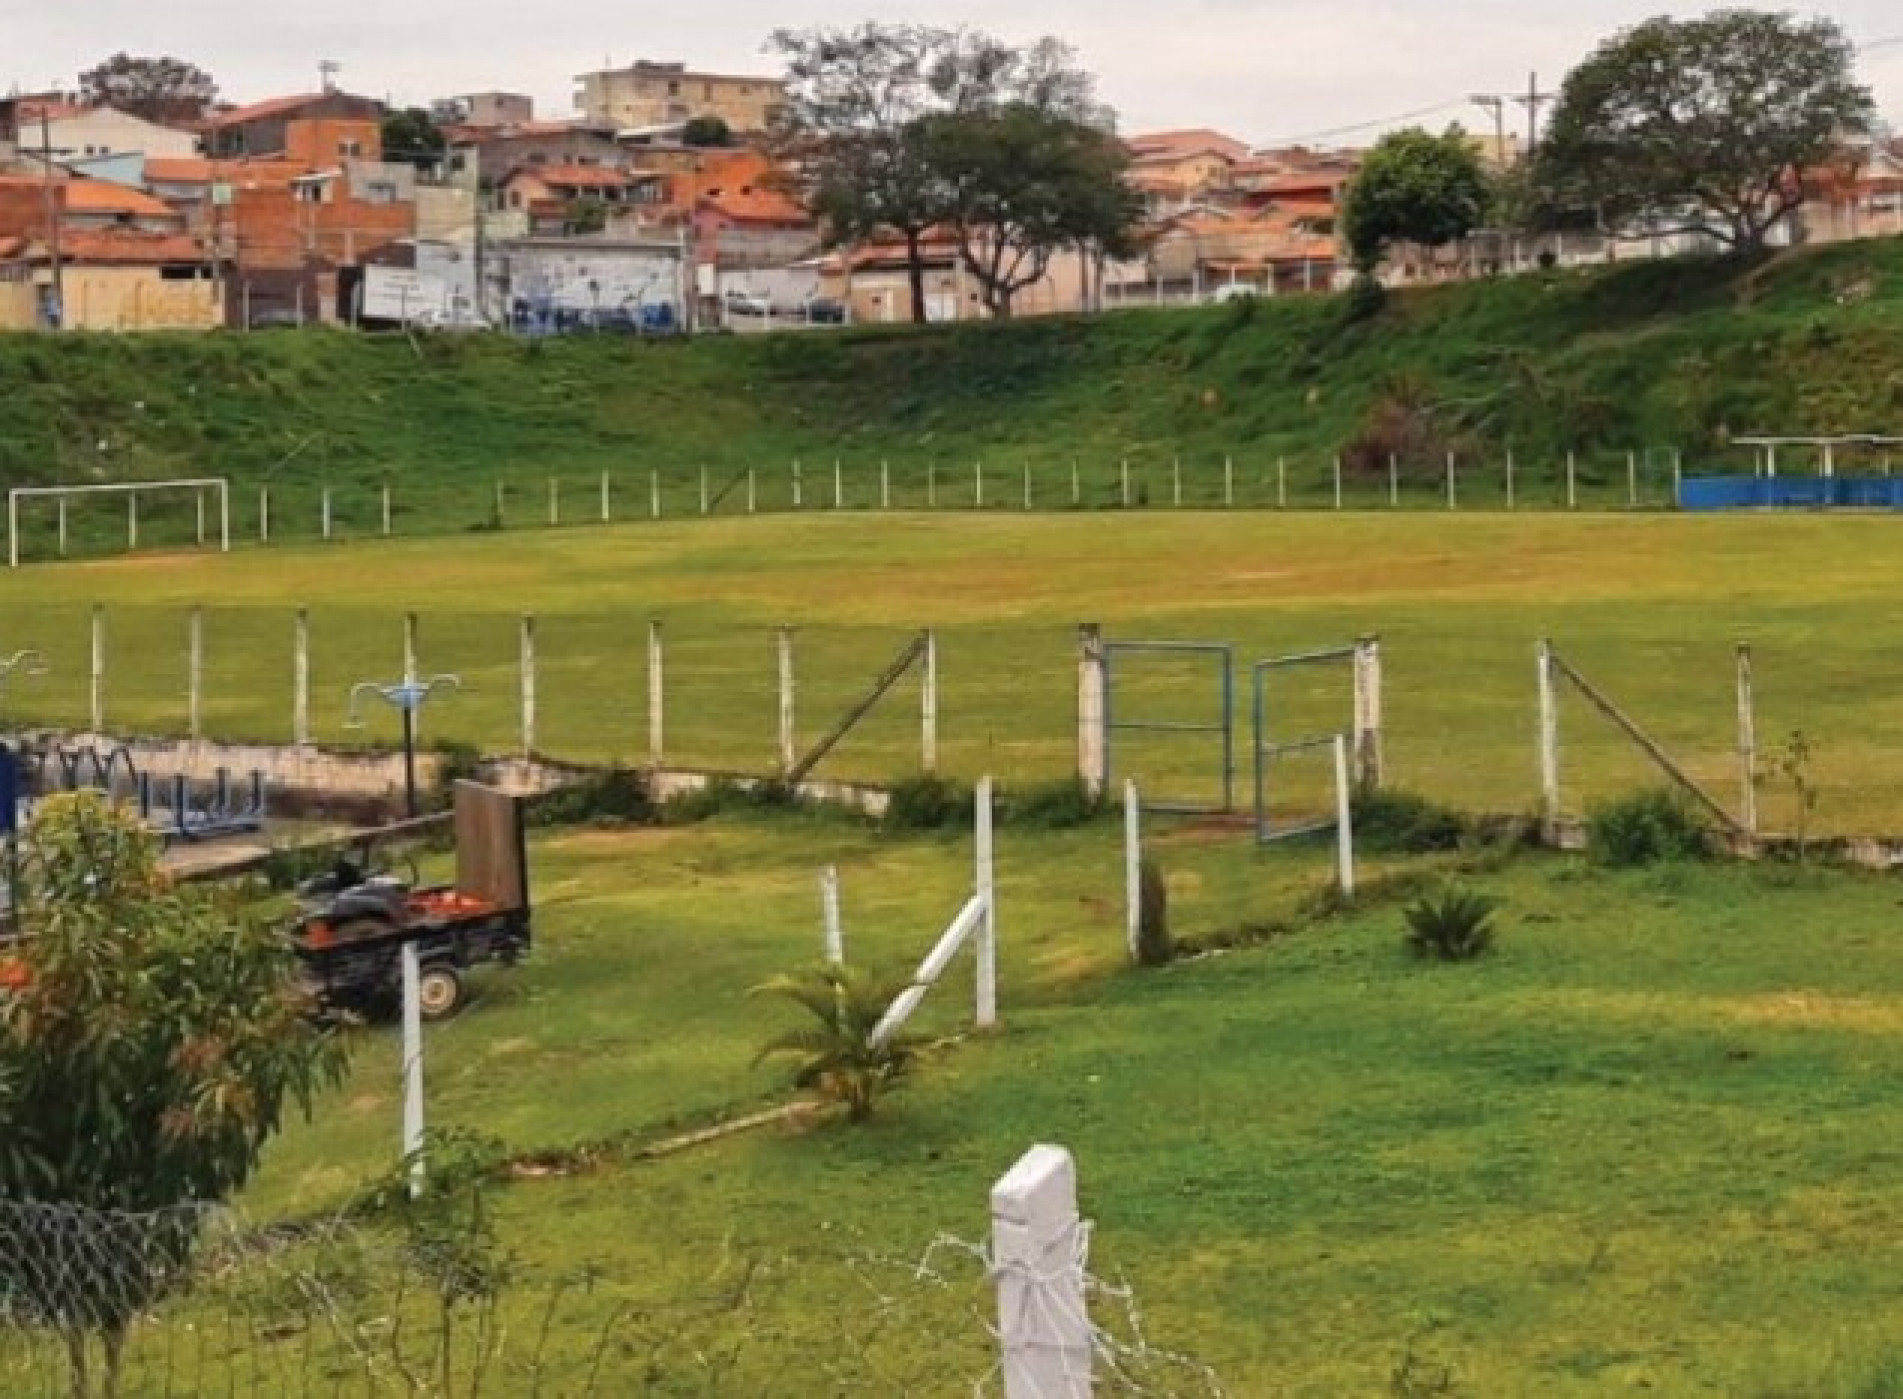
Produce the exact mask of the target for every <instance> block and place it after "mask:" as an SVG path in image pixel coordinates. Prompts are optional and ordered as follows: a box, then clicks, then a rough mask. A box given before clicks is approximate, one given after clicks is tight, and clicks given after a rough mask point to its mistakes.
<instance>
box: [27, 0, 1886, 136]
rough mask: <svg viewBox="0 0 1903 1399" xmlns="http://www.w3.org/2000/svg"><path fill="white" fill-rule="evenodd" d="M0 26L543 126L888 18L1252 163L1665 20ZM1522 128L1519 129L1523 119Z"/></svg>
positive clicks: (819, 2)
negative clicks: (1218, 136)
mask: <svg viewBox="0 0 1903 1399" xmlns="http://www.w3.org/2000/svg"><path fill="white" fill-rule="evenodd" d="M1767 7H1775V4H1774V3H1767ZM8 8H9V9H11V10H13V11H14V12H13V13H12V14H9V15H7V17H6V19H5V23H4V27H3V33H0V90H4V89H7V88H16V89H23V90H24V89H40V88H45V87H49V86H70V85H71V83H72V81H73V77H74V75H75V74H76V73H77V72H78V71H79V70H80V69H81V68H84V67H87V66H89V65H90V64H91V63H92V62H94V61H96V60H98V59H99V58H103V57H105V56H106V55H107V54H110V53H114V52H117V51H119V50H121V49H124V50H127V51H130V52H132V53H135V54H175V55H177V56H179V57H183V58H187V59H190V60H191V61H193V62H196V63H197V64H199V65H200V66H201V67H204V68H207V69H209V70H210V71H211V73H212V75H213V76H214V77H215V78H216V79H217V80H218V81H219V83H220V85H221V87H222V90H223V94H224V96H225V97H226V98H227V99H230V100H235V101H252V100H256V99H258V98H262V97H270V96H278V95H283V94H287V93H294V92H306V91H310V90H312V89H314V88H315V87H316V86H317V83H318V66H317V65H318V61H319V60H320V59H334V60H336V61H337V62H339V63H340V64H342V72H341V74H340V77H339V83H340V85H341V86H342V87H344V88H345V89H347V90H349V91H351V92H357V93H362V94H365V95H367V96H372V97H382V98H390V99H395V100H399V101H405V102H411V101H417V102H421V101H427V100H428V99H429V98H431V97H437V96H448V95H451V94H454V93H459V92H470V91H483V90H493V89H500V90H504V91H512V92H526V93H529V94H531V95H532V96H534V97H535V98H536V101H537V106H538V110H541V111H543V112H545V113H546V114H549V115H565V114H566V113H567V112H568V111H569V110H570V109H571V107H572V105H573V83H572V79H573V77H574V75H575V74H577V73H580V72H584V71H587V70H589V69H594V68H599V67H602V66H603V65H605V64H612V65H622V64H626V63H628V62H630V61H632V60H633V59H635V58H651V59H669V60H684V61H685V62H687V63H688V64H689V66H690V67H698V68H706V69H711V70H713V71H722V72H724V71H736V72H772V71H773V70H774V67H775V65H774V63H773V61H772V60H771V59H770V58H768V57H766V56H765V55H764V54H763V52H762V48H763V45H764V42H765V38H766V36H767V35H768V34H769V33H770V32H771V31H772V30H773V29H774V28H776V27H780V26H792V27H805V26H808V25H821V24H826V25H831V24H852V23H857V22H858V21H860V20H862V19H865V18H867V17H868V16H871V15H876V16H877V17H878V18H880V19H883V20H899V19H906V20H915V21H920V22H928V23H934V24H963V25H971V26H975V27H977V28H981V29H985V30H988V31H990V32H992V33H995V34H997V35H999V36H1000V37H1003V38H1006V39H1012V40H1018V41H1028V40H1030V39H1033V38H1036V37H1038V36H1040V35H1043V34H1054V35H1056V36H1058V37H1060V38H1062V39H1065V40H1067V41H1068V42H1070V43H1071V44H1072V45H1074V46H1075V47H1076V49H1077V50H1078V52H1079V56H1080V58H1081V59H1082V61H1083V63H1084V65H1085V66H1086V67H1088V68H1089V69H1091V70H1092V71H1093V72H1095V73H1096V74H1097V75H1098V79H1099V85H1100V91H1101V94H1102V96H1103V97H1104V98H1105V99H1106V100H1107V101H1108V102H1109V103H1110V104H1111V105H1112V106H1113V107H1115V108H1116V109H1117V111H1118V112H1119V114H1120V117H1121V127H1122V129H1123V130H1124V131H1126V132H1138V131H1145V130H1155V129H1159V128H1167V127H1184V126H1212V127H1216V128H1218V129H1220V130H1224V131H1227V132H1229V133H1231V134H1233V135H1235V136H1237V137H1239V138H1240V139H1242V140H1245V141H1248V142H1250V143H1251V144H1253V145H1256V146H1271V145H1281V144H1289V143H1292V142H1295V141H1297V140H1302V141H1307V142H1309V143H1314V144H1359V143H1363V142H1365V141H1367V140H1369V139H1371V138H1372V137H1373V136H1375V135H1378V134H1379V132H1380V131H1381V130H1383V129H1385V128H1389V127H1392V126H1395V125H1400V124H1405V121H1403V120H1401V119H1406V120H1417V121H1419V122H1421V123H1422V124H1426V125H1430V126H1436V127H1438V126H1441V125H1444V124H1445V123H1447V122H1449V121H1454V120H1459V121H1462V122H1463V123H1465V124H1466V125H1468V126H1469V127H1470V128H1475V127H1482V126H1490V125H1491V123H1492V121H1493V118H1492V117H1491V116H1489V115H1486V114H1484V113H1482V112H1481V111H1480V110H1479V109H1478V108H1476V107H1475V106H1473V105H1472V103H1471V102H1469V101H1468V100H1467V99H1468V97H1469V95H1470V94H1474V93H1488V92H1524V91H1526V89H1527V84H1528V79H1529V75H1530V74H1533V73H1537V74H1538V75H1539V81H1540V85H1541V87H1542V88H1543V89H1551V88H1554V87H1557V85H1558V83H1559V81H1560V80H1561V79H1562V78H1563V77H1564V76H1565V73H1566V70H1567V69H1568V68H1570V67H1571V66H1572V65H1573V64H1574V63H1575V62H1577V61H1578V60H1579V59H1580V58H1582V57H1583V56H1584V55H1585V54H1586V53H1587V52H1589V51H1590V50H1591V48H1592V47H1593V46H1594V45H1595V44H1596V43H1597V42H1598V41H1599V40H1600V39H1601V38H1603V37H1605V36H1606V35H1607V34H1609V33H1611V32H1612V31H1613V30H1615V29H1616V28H1618V27H1619V26H1621V25H1624V24H1629V23H1632V22H1634V21H1637V20H1640V19H1644V18H1647V17H1649V16H1650V15H1653V14H1656V13H1659V12H1660V6H1659V4H1658V3H1656V0H1596V3H1594V4H1591V5H1562V6H1561V7H1560V8H1558V9H1557V10H1548V9H1546V8H1545V7H1544V6H1543V5H1539V4H1528V3H1526V0H1329V3H1326V4H1316V3H1313V0H1301V2H1300V3H1298V0H1036V3H1025V0H1015V3H1005V0H964V3H959V4H956V5H953V4H948V3H947V0H880V3H879V4H878V5H877V6H876V7H875V6H873V5H872V4H870V3H869V0H776V3H765V2H764V0H714V3H712V4H707V5H705V6H704V7H703V6H696V5H671V6H665V7H663V6H656V5H634V4H630V3H629V0H540V3H536V2H535V0H529V2H528V3H525V0H408V3H405V4H403V5H400V6H398V5H391V4H389V3H388V2H387V0H325V3H323V4H321V5H309V6H305V5H296V6H293V5H282V6H278V5H267V4H260V3H259V0H166V3H157V2H156V0H84V3H81V4H69V5H34V6H31V7H28V6H24V5H22V6H18V7H15V6H12V5H9V6H8ZM1710 8H1713V7H1711V6H1684V5H1680V6H1671V7H1670V12H1671V13H1674V14H1678V15H1681V16H1684V15H1691V14H1696V13H1700V12H1702V11H1704V10H1707V9H1710ZM1820 12H1821V13H1824V14H1827V15H1828V16H1830V17H1831V18H1833V19H1835V20H1836V21H1837V22H1838V23H1839V24H1841V25H1842V26H1843V27H1844V29H1845V31H1846V32H1847V33H1848V34H1849V35H1850V36H1851V38H1852V39H1853V40H1854V41H1856V42H1857V43H1859V44H1865V45H1871V46H1872V47H1871V49H1870V51H1869V52H1868V53H1867V54H1866V55H1865V56H1864V58H1863V62H1862V70H1861V71H1862V76H1863V79H1864V81H1865V82H1867V83H1869V84H1870V85H1871V87H1872V88H1873V89H1874V91H1875V93H1876V97H1877V103H1878V107H1879V110H1880V111H1881V112H1882V114H1883V115H1884V117H1885V118H1886V119H1887V120H1888V121H1889V122H1890V124H1891V125H1892V126H1894V127H1897V128H1903V6H1898V5H1897V4H1896V0H1831V3H1828V4H1825V5H1823V6H1821V7H1820ZM1884 41H1890V42H1887V43H1886V42H1884ZM1509 111H1510V112H1514V113H1516V114H1517V113H1519V109H1517V108H1510V109H1509ZM1514 120H1515V121H1516V123H1519V124H1520V125H1523V123H1524V116H1523V115H1516V116H1515V117H1514ZM1516 129H1518V127H1517V126H1516Z"/></svg>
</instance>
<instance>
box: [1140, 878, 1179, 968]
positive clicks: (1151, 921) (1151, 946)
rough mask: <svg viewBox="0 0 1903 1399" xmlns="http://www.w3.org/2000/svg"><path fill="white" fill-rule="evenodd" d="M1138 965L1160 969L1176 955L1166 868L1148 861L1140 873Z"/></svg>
mask: <svg viewBox="0 0 1903 1399" xmlns="http://www.w3.org/2000/svg"><path fill="white" fill-rule="evenodd" d="M1136 954H1137V965H1138V966H1140V967H1161V966H1166V965H1168V964H1169V963H1170V962H1171V961H1172V960H1174V958H1175V956H1176V941H1175V939H1173V938H1172V937H1171V936H1170V886H1169V881H1168V880H1167V879H1165V878H1164V877H1163V867H1162V866H1161V865H1159V864H1157V862H1156V861H1155V860H1152V859H1148V858H1146V859H1145V860H1144V861H1143V864H1142V865H1141V866H1140V867H1139V868H1138V870H1137V947H1136Z"/></svg>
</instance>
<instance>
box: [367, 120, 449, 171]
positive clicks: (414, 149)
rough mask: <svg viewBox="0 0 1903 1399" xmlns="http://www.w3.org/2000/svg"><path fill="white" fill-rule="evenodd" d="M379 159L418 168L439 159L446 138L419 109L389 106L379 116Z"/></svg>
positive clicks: (441, 156) (446, 144)
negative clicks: (381, 140)
mask: <svg viewBox="0 0 1903 1399" xmlns="http://www.w3.org/2000/svg"><path fill="white" fill-rule="evenodd" d="M382 136H383V158H384V159H385V160H391V161H396V162H398V163H399V164H404V165H414V166H416V167H417V168H418V169H423V168H425V167H428V166H432V165H435V164H436V163H437V162H438V161H440V160H441V159H442V158H443V151H444V149H445V148H446V147H447V146H448V144H449V143H448V139H447V138H446V137H445V136H444V135H443V129H442V128H441V127H439V126H438V125H437V124H436V118H435V117H433V116H431V115H430V114H429V113H428V112H427V111H425V110H424V109H423V108H421V107H393V108H391V109H390V110H389V111H387V112H385V113H384V114H383V124H382Z"/></svg>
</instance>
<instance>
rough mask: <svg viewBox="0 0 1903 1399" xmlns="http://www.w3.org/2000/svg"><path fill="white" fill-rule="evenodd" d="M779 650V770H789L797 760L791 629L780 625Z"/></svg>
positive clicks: (798, 756)
mask: <svg viewBox="0 0 1903 1399" xmlns="http://www.w3.org/2000/svg"><path fill="white" fill-rule="evenodd" d="M779 652H780V771H781V772H791V771H792V770H793V764H795V763H797V762H798V761H799V758H800V755H799V752H798V749H797V746H796V745H797V742H798V740H797V739H796V738H795V736H794V704H793V700H794V695H793V686H794V678H793V629H792V628H791V627H781V628H780V631H779Z"/></svg>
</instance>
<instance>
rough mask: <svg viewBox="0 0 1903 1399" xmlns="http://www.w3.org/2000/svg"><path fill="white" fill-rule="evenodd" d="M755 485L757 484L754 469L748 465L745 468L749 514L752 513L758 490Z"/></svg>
mask: <svg viewBox="0 0 1903 1399" xmlns="http://www.w3.org/2000/svg"><path fill="white" fill-rule="evenodd" d="M757 485H758V477H757V476H756V475H755V473H754V469H753V468H752V467H748V468H747V513H748V514H749V515H751V514H753V513H754V510H755V508H756V502H757V497H758V494H759V492H758V490H757V489H756V487H757Z"/></svg>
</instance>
